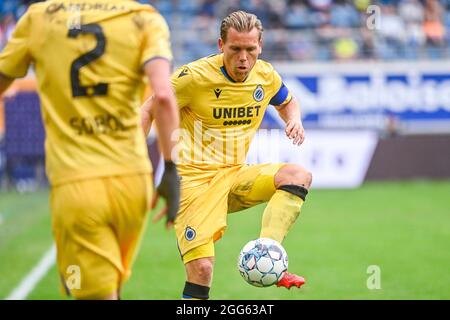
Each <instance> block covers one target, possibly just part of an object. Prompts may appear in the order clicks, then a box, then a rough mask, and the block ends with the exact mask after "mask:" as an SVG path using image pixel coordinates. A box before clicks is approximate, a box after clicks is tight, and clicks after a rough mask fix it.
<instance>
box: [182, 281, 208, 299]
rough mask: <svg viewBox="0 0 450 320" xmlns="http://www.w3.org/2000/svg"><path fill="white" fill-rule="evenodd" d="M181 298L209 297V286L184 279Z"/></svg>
mask: <svg viewBox="0 0 450 320" xmlns="http://www.w3.org/2000/svg"><path fill="white" fill-rule="evenodd" d="M183 299H202V300H206V299H209V287H206V286H202V285H199V284H195V283H191V282H187V281H186V283H185V285H184V290H183Z"/></svg>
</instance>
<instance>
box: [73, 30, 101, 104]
mask: <svg viewBox="0 0 450 320" xmlns="http://www.w3.org/2000/svg"><path fill="white" fill-rule="evenodd" d="M80 34H92V35H94V36H95V39H96V40H97V45H96V46H95V48H94V49H92V50H91V51H89V52H86V53H85V54H83V55H81V56H79V57H78V58H77V59H75V60H74V61H73V62H72V65H71V67H70V82H71V84H72V97H86V96H105V95H107V94H108V84H107V83H103V82H101V83H98V84H96V85H93V86H83V85H81V83H80V69H81V68H82V67H84V66H86V65H88V64H89V63H91V62H93V61H95V60H97V59H98V58H100V57H101V56H102V54H103V53H105V47H106V38H105V35H104V33H103V30H102V28H101V27H100V25H98V24H85V25H81V26H80V28H76V29H70V30H69V33H68V35H67V36H68V37H69V38H77V37H78V36H79V35H80Z"/></svg>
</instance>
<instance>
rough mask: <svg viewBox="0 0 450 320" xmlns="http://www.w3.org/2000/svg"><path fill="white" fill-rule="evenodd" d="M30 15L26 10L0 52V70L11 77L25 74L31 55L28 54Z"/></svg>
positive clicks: (20, 76)
mask: <svg viewBox="0 0 450 320" xmlns="http://www.w3.org/2000/svg"><path fill="white" fill-rule="evenodd" d="M30 20H31V16H30V14H29V11H27V12H26V13H25V14H24V15H23V16H22V17H21V18H20V20H19V21H18V22H17V25H16V28H15V29H14V32H13V33H12V35H11V38H10V39H9V41H8V43H7V44H6V46H5V48H4V49H3V51H2V53H1V54H0V72H1V73H3V74H4V75H5V76H8V77H11V78H22V77H24V76H26V74H27V71H28V67H29V65H30V63H31V60H32V57H31V54H30V42H31V36H30V33H31V21H30Z"/></svg>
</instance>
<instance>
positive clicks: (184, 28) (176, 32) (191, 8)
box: [0, 0, 450, 65]
mask: <svg viewBox="0 0 450 320" xmlns="http://www.w3.org/2000/svg"><path fill="white" fill-rule="evenodd" d="M138 1H139V2H142V3H150V4H151V5H153V6H155V7H156V8H157V9H158V10H159V11H160V12H161V13H162V14H163V15H164V17H165V18H166V19H167V21H168V23H169V27H170V28H171V29H172V46H173V48H174V54H175V63H176V64H177V65H180V64H183V63H186V62H188V61H191V60H195V59H197V58H200V57H202V56H204V55H207V54H208V53H214V52H217V48H216V47H217V34H216V33H217V30H218V28H219V24H220V22H221V20H222V19H223V18H224V17H225V16H227V15H228V14H229V13H231V12H233V11H236V10H245V11H248V12H251V13H254V14H256V15H257V16H258V17H259V19H260V20H261V21H262V23H263V26H264V28H265V30H266V31H265V32H264V47H265V49H264V51H265V55H264V56H265V58H268V59H270V60H277V59H282V60H283V59H293V60H312V59H315V60H328V59H417V58H422V57H424V58H430V57H431V58H450V0H378V1H370V0H335V1H332V0H277V1H274V0H227V1H219V0H138ZM32 2H36V1H33V0H22V1H19V0H3V1H0V17H1V21H0V47H3V46H4V44H5V43H6V40H7V38H8V37H9V35H10V34H11V32H12V30H13V29H14V26H15V23H16V21H17V19H18V18H19V16H21V15H22V14H23V13H24V11H25V9H26V7H27V6H28V5H29V4H30V3H32ZM373 4H375V5H376V6H378V8H380V9H381V19H380V20H379V29H375V30H372V29H368V28H367V25H366V21H368V20H367V19H368V13H367V12H366V11H367V8H368V7H369V6H370V5H373Z"/></svg>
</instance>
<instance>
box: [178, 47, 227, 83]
mask: <svg viewBox="0 0 450 320" xmlns="http://www.w3.org/2000/svg"><path fill="white" fill-rule="evenodd" d="M222 66H223V59H222V54H211V55H209V56H206V57H203V58H200V59H198V60H195V61H192V62H190V63H188V64H186V65H184V66H182V67H181V68H179V69H178V70H177V71H176V73H175V76H177V77H179V78H181V77H184V76H189V77H186V78H189V79H190V80H192V81H196V82H198V81H207V82H209V81H214V79H215V78H217V77H219V76H220V74H221V71H220V68H221V67H222Z"/></svg>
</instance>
